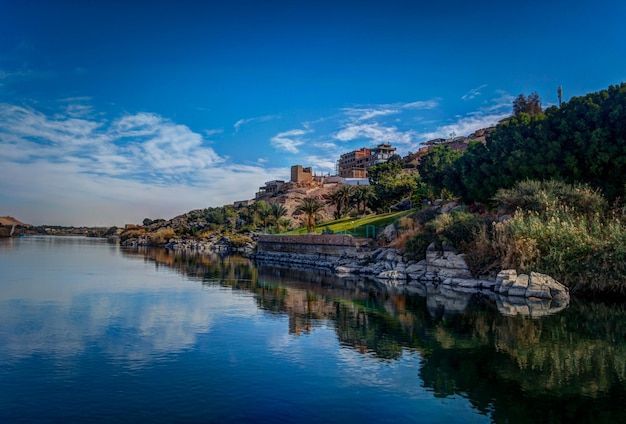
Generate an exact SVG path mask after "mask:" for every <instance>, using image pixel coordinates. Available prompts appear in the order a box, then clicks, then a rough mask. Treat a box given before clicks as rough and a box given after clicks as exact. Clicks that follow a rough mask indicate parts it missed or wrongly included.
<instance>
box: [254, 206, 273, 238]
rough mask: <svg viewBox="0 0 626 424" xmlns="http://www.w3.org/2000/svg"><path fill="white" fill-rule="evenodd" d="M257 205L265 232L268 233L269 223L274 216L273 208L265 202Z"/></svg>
mask: <svg viewBox="0 0 626 424" xmlns="http://www.w3.org/2000/svg"><path fill="white" fill-rule="evenodd" d="M255 205H256V206H257V207H256V213H257V215H258V216H259V219H261V221H262V222H263V232H264V233H265V232H267V222H268V221H269V219H270V217H271V216H272V208H271V207H270V205H268V204H267V202H265V201H264V200H261V201H260V202H257V203H255Z"/></svg>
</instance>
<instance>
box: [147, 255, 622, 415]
mask: <svg viewBox="0 0 626 424" xmlns="http://www.w3.org/2000/svg"><path fill="white" fill-rule="evenodd" d="M150 258H153V260H155V261H157V262H160V263H163V264H167V265H168V266H172V267H174V268H176V269H179V270H181V272H184V273H186V274H188V275H191V276H195V277H199V278H201V279H202V280H203V283H204V284H222V285H226V286H229V287H231V288H233V289H236V290H245V291H247V292H251V293H254V294H255V296H256V299H257V303H258V305H259V307H260V308H262V309H264V310H266V311H269V312H271V313H280V314H287V315H288V316H289V332H290V333H291V334H303V333H304V334H306V333H307V332H310V331H312V328H314V327H315V325H320V322H321V320H324V322H332V323H333V324H334V327H335V330H336V333H337V336H338V338H339V340H340V342H341V343H342V344H343V345H345V346H349V347H352V348H354V349H356V350H357V351H359V352H362V353H366V352H367V353H370V354H373V355H374V356H375V357H378V358H380V359H385V360H394V359H398V358H400V357H401V356H402V353H403V350H405V349H413V350H417V351H419V352H420V353H421V355H422V357H423V362H422V365H421V369H420V377H421V378H422V380H423V382H424V385H425V386H426V387H429V388H431V389H432V390H433V391H434V393H435V395H436V396H441V397H446V396H452V395H461V396H464V397H467V398H468V399H469V400H470V401H471V403H472V405H473V406H474V407H475V408H476V409H477V410H479V411H481V412H483V413H490V414H491V415H492V417H493V419H494V421H495V422H501V421H508V422H561V421H565V420H566V419H568V418H571V419H572V420H573V421H576V422H584V421H595V422H601V421H603V420H605V421H611V422H626V411H625V410H622V409H623V408H622V409H620V408H621V406H620V405H621V403H619V402H620V401H619V399H622V400H623V399H624V398H626V383H625V382H626V307H624V306H615V305H601V304H573V305H571V306H570V307H569V308H568V309H566V310H564V311H561V312H560V313H558V314H554V315H550V316H546V317H543V318H541V319H530V318H526V317H521V316H513V317H511V316H503V315H501V314H500V313H498V310H497V307H496V305H495V304H494V302H493V301H491V300H489V299H485V298H482V297H479V296H473V297H470V298H468V299H467V300H466V302H464V303H463V304H464V305H465V304H466V305H467V306H465V307H464V313H456V311H455V313H451V312H450V311H447V310H445V306H444V305H443V304H442V303H436V302H435V303H433V302H430V303H429V300H428V299H427V298H425V297H422V296H419V295H410V294H408V293H407V292H406V291H405V290H404V289H403V288H392V287H387V286H384V285H379V284H376V283H368V282H366V281H363V280H358V279H340V278H337V277H334V276H332V275H325V274H324V273H320V272H315V273H311V272H304V271H294V270H286V269H281V268H274V267H259V268H255V266H254V265H253V264H252V263H251V262H250V261H248V260H247V259H244V258H238V257H219V256H215V257H212V258H208V259H207V258H199V257H195V256H191V255H188V256H186V257H185V256H180V257H175V255H172V254H171V253H170V254H162V253H159V254H155V253H150ZM424 294H426V295H428V293H427V292H424ZM457 300H458V299H457ZM457 304H459V302H457ZM433 306H435V307H433ZM616 399H618V400H616Z"/></svg>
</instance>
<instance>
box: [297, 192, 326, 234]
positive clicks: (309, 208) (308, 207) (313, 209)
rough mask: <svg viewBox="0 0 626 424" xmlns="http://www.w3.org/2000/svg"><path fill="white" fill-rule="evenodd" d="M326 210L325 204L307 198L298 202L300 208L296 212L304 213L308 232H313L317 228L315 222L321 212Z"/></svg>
mask: <svg viewBox="0 0 626 424" xmlns="http://www.w3.org/2000/svg"><path fill="white" fill-rule="evenodd" d="M322 209H324V203H323V202H320V201H319V200H317V199H315V198H312V197H305V198H303V199H299V200H298V207H297V208H296V212H302V213H304V215H305V217H306V225H307V230H308V231H309V232H311V231H313V229H314V228H315V221H316V220H317V218H318V217H319V212H320V211H321V210H322Z"/></svg>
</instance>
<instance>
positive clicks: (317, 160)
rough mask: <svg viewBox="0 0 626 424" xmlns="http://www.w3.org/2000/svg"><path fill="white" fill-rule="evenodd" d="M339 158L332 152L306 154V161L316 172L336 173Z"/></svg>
mask: <svg viewBox="0 0 626 424" xmlns="http://www.w3.org/2000/svg"><path fill="white" fill-rule="evenodd" d="M337 159H338V157H336V156H335V155H333V154H332V153H331V154H329V155H326V156H320V155H308V156H305V158H304V161H305V163H306V164H307V165H306V166H312V167H313V173H314V174H331V175H332V174H334V173H335V168H336V165H337Z"/></svg>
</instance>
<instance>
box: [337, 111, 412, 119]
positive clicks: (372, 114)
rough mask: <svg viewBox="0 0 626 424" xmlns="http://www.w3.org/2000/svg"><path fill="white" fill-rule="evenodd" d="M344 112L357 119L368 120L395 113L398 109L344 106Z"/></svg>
mask: <svg viewBox="0 0 626 424" xmlns="http://www.w3.org/2000/svg"><path fill="white" fill-rule="evenodd" d="M343 112H344V113H345V114H346V115H348V116H349V117H351V118H353V119H354V120H356V121H367V120H368V119H372V118H376V117H378V116H387V115H395V114H397V113H399V112H400V111H399V110H398V109H388V108H383V109H377V108H344V109H343Z"/></svg>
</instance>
